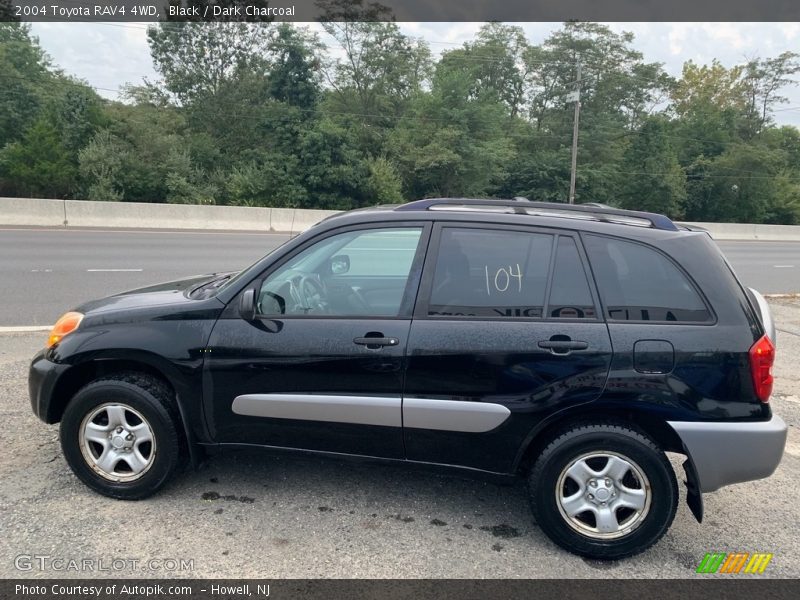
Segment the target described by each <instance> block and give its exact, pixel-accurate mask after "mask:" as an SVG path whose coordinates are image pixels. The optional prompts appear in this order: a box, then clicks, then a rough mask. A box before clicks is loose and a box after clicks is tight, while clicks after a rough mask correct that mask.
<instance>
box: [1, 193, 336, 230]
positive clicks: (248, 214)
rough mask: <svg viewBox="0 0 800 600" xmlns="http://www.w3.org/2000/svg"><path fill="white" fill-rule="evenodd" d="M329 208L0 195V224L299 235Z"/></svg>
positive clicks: (330, 212)
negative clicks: (209, 204)
mask: <svg viewBox="0 0 800 600" xmlns="http://www.w3.org/2000/svg"><path fill="white" fill-rule="evenodd" d="M336 212H337V211H333V210H304V209H299V208H298V209H295V208H262V207H247V206H195V205H187V204H151V203H147V202H94V201H89V200H43V199H37V198H0V225H28V226H38V227H120V228H134V229H218V230H223V231H274V232H278V233H299V232H301V231H303V230H305V229H308V228H309V227H311V226H312V225H314V224H315V223H317V222H319V221H321V220H322V219H324V218H326V217H328V216H330V215H333V214H336Z"/></svg>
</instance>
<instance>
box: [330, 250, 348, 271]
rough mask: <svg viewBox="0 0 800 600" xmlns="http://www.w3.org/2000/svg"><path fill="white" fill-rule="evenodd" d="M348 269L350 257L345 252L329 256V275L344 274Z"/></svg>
mask: <svg viewBox="0 0 800 600" xmlns="http://www.w3.org/2000/svg"><path fill="white" fill-rule="evenodd" d="M348 271H350V257H349V256H348V255H347V254H338V255H336V256H334V257H333V258H331V275H344V274H345V273H347V272H348Z"/></svg>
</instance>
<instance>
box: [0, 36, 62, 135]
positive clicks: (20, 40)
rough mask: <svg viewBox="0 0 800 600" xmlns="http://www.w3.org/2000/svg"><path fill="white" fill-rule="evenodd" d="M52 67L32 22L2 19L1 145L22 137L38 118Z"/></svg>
mask: <svg viewBox="0 0 800 600" xmlns="http://www.w3.org/2000/svg"><path fill="white" fill-rule="evenodd" d="M49 67H50V60H49V58H48V57H47V55H46V54H45V53H44V51H43V50H42V49H41V48H40V47H39V42H38V40H37V39H36V38H35V37H32V36H31V35H30V26H29V25H26V24H22V23H15V22H5V23H3V22H0V148H2V147H3V146H4V145H6V144H7V143H9V142H12V141H14V140H18V139H20V138H21V137H22V135H23V133H24V132H25V131H26V130H27V129H28V127H29V126H30V125H31V124H32V123H33V122H34V120H36V117H37V115H38V113H39V111H40V110H41V109H42V99H43V96H42V91H43V89H44V88H45V87H46V82H47V81H48V79H49V78H50V73H49V71H48V69H49Z"/></svg>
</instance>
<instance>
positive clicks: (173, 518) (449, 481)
mask: <svg viewBox="0 0 800 600" xmlns="http://www.w3.org/2000/svg"><path fill="white" fill-rule="evenodd" d="M773 311H774V312H775V316H776V318H777V319H778V322H779V323H781V327H782V332H781V333H779V334H778V335H779V339H778V346H779V348H780V351H779V352H778V359H777V364H776V368H775V377H776V382H775V394H774V395H773V398H772V400H771V404H772V407H773V410H775V411H776V413H779V414H780V415H781V416H782V417H783V418H784V419H785V420H786V422H787V423H788V424H789V426H790V429H789V441H788V444H787V448H786V454H785V455H784V458H783V461H782V463H781V465H780V466H779V467H778V470H777V471H776V472H775V474H774V475H773V476H772V477H770V478H769V479H765V480H761V481H753V482H749V483H743V484H740V485H735V486H730V487H726V488H723V489H721V490H719V491H718V492H715V493H713V494H707V495H706V496H705V511H706V512H705V519H704V521H703V523H702V525H700V524H698V523H697V522H695V520H694V519H693V518H692V516H691V514H690V513H689V510H688V509H687V507H686V505H685V503H684V502H683V500H682V501H681V505H680V508H679V509H678V514H677V517H676V519H675V522H674V523H673V525H672V527H671V529H670V530H669V532H668V533H667V534H666V536H665V537H664V539H663V540H662V541H661V542H660V543H659V544H657V545H656V546H655V547H653V548H651V549H650V550H648V551H647V552H645V553H643V554H641V555H639V556H636V557H633V558H630V559H626V560H622V561H617V562H598V561H593V560H583V559H581V558H579V557H577V556H573V555H571V554H568V553H566V552H564V551H563V550H561V549H559V548H557V547H556V546H555V545H553V544H552V543H551V542H549V541H548V539H547V538H546V537H545V535H544V534H543V533H542V531H541V530H540V529H539V528H538V527H537V526H536V524H535V523H534V522H533V519H532V518H531V515H530V511H529V509H528V499H527V494H526V490H525V487H524V485H522V483H518V484H516V485H512V486H500V485H495V484H492V483H486V482H482V481H472V480H467V479H461V478H459V477H455V476H453V477H447V476H443V475H440V474H434V473H430V472H421V471H412V470H406V469H404V468H402V467H399V466H397V467H395V466H391V467H389V466H380V465H366V464H360V463H351V462H333V461H326V460H322V459H316V458H314V459H310V458H299V457H288V456H272V455H269V454H264V453H258V452H255V451H253V452H230V453H226V454H223V455H220V456H216V457H214V458H212V459H211V460H210V461H208V463H207V464H206V465H205V466H204V467H203V468H202V469H201V470H200V471H194V472H192V471H188V472H185V473H183V474H182V475H181V476H179V477H178V478H177V479H176V480H175V481H174V482H173V483H172V484H171V485H169V486H168V487H167V488H166V489H164V490H163V491H162V492H161V493H159V494H157V495H156V496H154V497H153V498H150V499H148V500H145V501H142V502H120V501H114V500H110V499H108V498H104V497H101V496H98V495H97V494H94V493H93V492H91V491H90V490H89V489H88V488H86V486H84V485H83V484H81V483H80V481H78V479H77V478H76V477H75V476H74V475H73V474H72V473H71V472H70V470H69V468H68V467H67V465H66V462H65V461H64V458H63V456H62V454H61V449H60V447H59V443H58V427H57V426H55V425H45V424H44V423H41V422H40V421H38V420H37V419H36V417H35V416H34V415H33V414H32V412H31V409H30V404H29V402H28V398H27V385H26V374H27V366H28V361H29V360H30V357H31V355H32V354H33V353H34V352H35V351H36V350H37V349H38V348H39V347H41V344H42V339H41V335H39V334H0V415H2V419H3V424H2V427H0V443H1V444H2V452H0V531H2V535H0V577H20V576H24V577H57V578H61V577H80V576H81V573H80V572H76V571H63V570H62V571H54V570H52V568H47V567H45V568H44V570H40V569H39V568H38V567H36V568H35V570H34V571H31V572H24V573H20V572H19V571H16V570H15V568H14V557H16V556H18V555H20V554H28V555H46V556H49V557H51V559H63V560H65V561H68V560H75V561H81V560H82V559H94V560H95V561H98V560H102V561H103V562H104V564H111V563H112V560H113V559H119V558H122V559H127V560H128V562H127V563H125V564H130V560H136V561H138V564H139V565H142V566H144V565H145V564H146V563H147V561H149V560H150V559H156V560H163V559H170V558H171V559H184V560H193V561H194V570H193V571H183V572H165V571H163V570H157V571H154V572H153V571H150V572H143V571H134V570H132V569H125V570H123V571H120V572H114V573H111V574H110V575H107V576H126V577H130V576H136V575H138V576H146V577H163V576H170V575H172V576H179V577H190V576H196V577H268V578H282V577H295V578H305V577H354V578H362V577H364V578H371V577H385V578H396V577H411V578H429V577H432V578H442V577H444V578H462V577H469V578H473V577H479V578H485V577H489V578H493V577H497V578H516V577H523V578H527V577H547V578H551V577H556V578H558V577H584V578H585V577H590V578H616V577H624V578H652V577H670V578H672V577H676V578H698V577H700V578H702V577H705V578H707V577H708V575H705V576H704V575H697V574H696V573H695V569H696V567H697V565H698V563H699V562H700V560H701V559H702V558H703V556H704V555H705V553H706V552H711V551H714V552H734V551H742V552H771V553H773V554H774V558H773V560H772V562H771V563H770V565H769V567H768V569H767V571H766V572H765V573H764V575H762V576H760V577H762V578H772V577H792V578H796V577H799V576H800V536H798V535H797V525H798V523H800V504H799V503H798V502H796V501H795V498H796V495H797V489H798V486H797V481H798V480H800V379H798V374H797V369H796V362H797V361H796V357H797V356H798V355H800V336H798V335H796V334H792V333H784V332H799V333H800V303H797V302H788V301H782V302H777V303H773ZM674 458H677V455H676V457H674ZM673 463H674V465H675V466H676V468H677V469H678V474H679V478H680V479H681V480H682V479H683V476H682V473H681V470H680V467H678V464H679V461H678V460H673ZM684 497H685V491H683V490H682V491H681V498H682V499H683V498H684Z"/></svg>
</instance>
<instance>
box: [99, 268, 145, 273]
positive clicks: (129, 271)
mask: <svg viewBox="0 0 800 600" xmlns="http://www.w3.org/2000/svg"><path fill="white" fill-rule="evenodd" d="M142 271H143V269H86V272H87V273H141V272H142Z"/></svg>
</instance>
